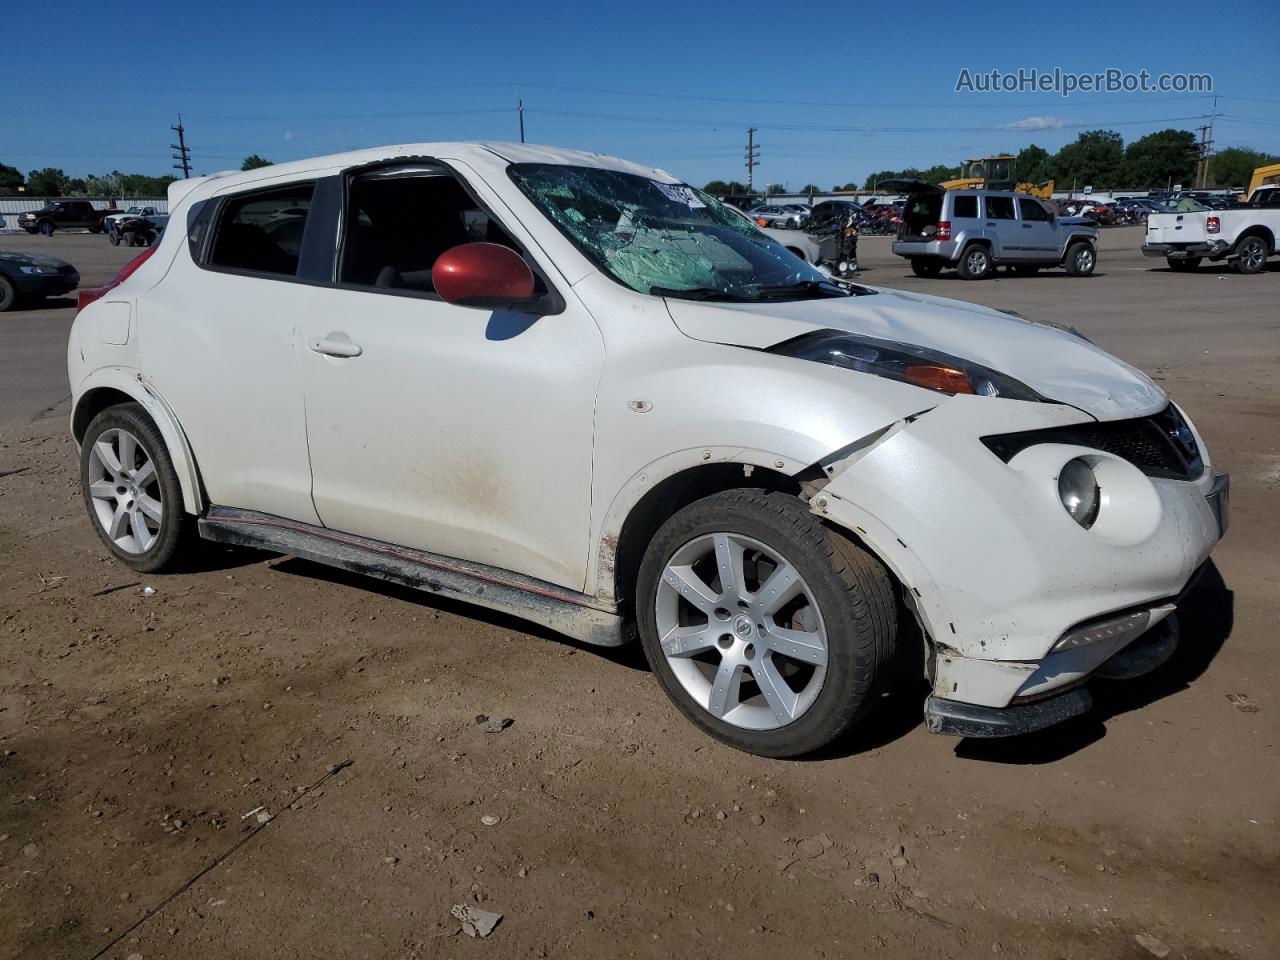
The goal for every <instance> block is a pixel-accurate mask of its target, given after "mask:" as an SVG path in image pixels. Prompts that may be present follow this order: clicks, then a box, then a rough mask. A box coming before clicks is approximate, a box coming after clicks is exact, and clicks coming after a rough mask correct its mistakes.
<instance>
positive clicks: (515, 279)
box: [431, 243, 534, 309]
mask: <svg viewBox="0 0 1280 960" xmlns="http://www.w3.org/2000/svg"><path fill="white" fill-rule="evenodd" d="M431 282H432V284H433V285H434V286H435V288H436V293H438V294H440V298H441V299H442V300H444V301H445V302H446V303H456V304H458V305H459V306H463V307H492V308H497V309H501V308H504V307H513V306H518V305H520V304H521V303H525V304H527V303H528V302H529V301H530V300H533V299H534V280H533V271H532V270H530V269H529V265H528V264H527V263H525V262H524V258H523V257H521V256H520V254H518V253H516V252H515V251H514V250H512V249H511V248H510V247H504V246H502V245H501V244H497V243H464V244H462V245H461V246H457V247H453V248H452V249H450V250H446V251H445V252H444V253H442V254H440V256H439V257H437V258H436V263H435V266H434V267H432V268H431Z"/></svg>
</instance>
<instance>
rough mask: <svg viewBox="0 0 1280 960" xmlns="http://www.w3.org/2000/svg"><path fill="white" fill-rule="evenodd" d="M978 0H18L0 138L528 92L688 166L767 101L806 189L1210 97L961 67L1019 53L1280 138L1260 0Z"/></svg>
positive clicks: (86, 145)
mask: <svg viewBox="0 0 1280 960" xmlns="http://www.w3.org/2000/svg"><path fill="white" fill-rule="evenodd" d="M965 8H966V6H965V5H963V4H955V3H915V4H911V5H910V6H906V5H902V4H885V3H876V4H867V5H862V4H812V5H806V6H804V7H801V6H799V5H795V4H790V5H781V4H776V3H760V2H756V0H739V2H735V3H703V4H678V5H677V4H662V3H648V4H621V3H616V2H615V3H609V2H607V0H606V2H599V0H597V2H593V3H580V2H576V0H574V2H564V3H559V4H543V5H539V4H534V3H529V2H527V0H525V2H518V3H510V2H505V0H502V2H485V3H454V4H439V3H430V2H421V0H420V2H402V0H387V2H381V0H365V2H364V3H363V4H357V3H352V2H350V0H347V2H345V3H337V2H331V0H311V2H301V0H258V2H253V3H249V2H244V0H224V2H222V3H217V4H206V5H202V6H201V7H194V6H193V5H190V4H173V3H165V4H161V3H153V2H149V0H129V2H120V0H97V2H84V0H70V2H65V0H64V2H62V3H59V4H57V5H56V7H55V8H53V9H56V16H54V15H53V14H52V13H51V11H50V9H49V8H47V6H46V5H41V4H36V3H26V4H21V5H19V6H17V7H12V8H10V9H8V10H7V11H6V17H5V19H6V27H7V29H6V30H5V40H4V41H3V45H4V48H5V55H4V57H3V59H2V60H0V90H4V91H5V92H6V95H5V96H4V97H3V98H0V163H7V164H11V165H13V166H17V167H19V168H20V169H21V170H22V171H24V172H26V171H28V170H30V169H32V168H35V167H44V166H58V167H62V168H63V169H64V170H66V171H67V172H68V173H69V174H72V175H84V174H87V173H95V172H108V171H110V170H112V169H120V170H124V171H126V172H140V173H152V174H160V173H165V172H168V170H169V167H170V164H171V160H170V159H169V149H168V145H169V143H170V140H171V138H172V136H173V134H172V133H171V132H170V131H169V129H168V126H169V124H170V123H173V122H175V121H176V118H177V114H178V113H179V112H181V113H182V115H183V118H184V120H185V122H186V125H187V130H188V141H189V143H190V144H191V146H192V151H193V157H194V164H195V169H196V171H197V172H200V173H208V172H213V171H215V170H224V169H228V168H233V167H234V168H238V167H239V163H240V160H241V159H242V158H243V157H244V156H246V155H247V154H250V153H258V154H261V155H263V156H265V157H268V158H270V159H272V160H276V161H281V160H290V159H298V158H301V157H307V156H312V155H316V154H323V153H332V152H336V151H341V150H347V149H353V148H356V147H363V146H372V145H375V144H380V143H400V142H406V141H416V140H446V139H499V140H514V139H517V138H518V130H517V121H516V110H515V106H516V101H517V98H519V97H523V98H524V101H525V107H526V113H525V124H526V132H527V137H528V139H529V141H530V142H538V143H551V144H557V145H563V146H571V147H580V148H585V149H591V150H598V151H601V152H605V153H612V154H618V155H621V156H625V157H628V158H630V159H634V160H637V161H641V162H646V163H652V164H654V165H656V166H661V167H663V168H665V169H667V170H669V171H671V172H672V173H674V174H676V175H678V176H680V177H682V178H684V179H686V180H688V181H690V182H694V183H698V184H701V183H703V182H705V181H707V180H709V179H713V178H717V179H745V169H744V167H743V161H742V155H743V152H744V147H745V141H746V129H747V127H748V126H756V127H759V128H761V129H760V133H759V134H758V135H757V138H758V141H759V142H760V143H761V145H762V153H761V158H760V159H761V163H760V166H759V167H758V168H757V170H756V184H757V186H759V185H760V184H762V183H771V182H779V183H786V184H788V185H789V186H790V187H792V188H793V189H794V188H797V187H799V186H801V185H803V184H805V183H807V182H810V181H812V182H815V183H817V184H819V185H820V186H823V187H830V186H831V185H833V184H834V183H837V182H839V183H843V182H845V181H848V180H857V181H861V180H862V179H863V178H864V177H866V175H867V174H868V173H870V172H872V171H876V170H881V169H886V168H896V167H903V166H907V165H919V166H928V165H930V164H933V163H940V162H947V163H958V162H959V161H961V160H963V159H965V158H966V157H970V156H978V155H981V154H983V153H986V152H988V151H999V150H1016V149H1018V148H1019V147H1021V146H1024V145H1025V144H1027V143H1028V142H1035V143H1038V144H1040V145H1041V146H1044V147H1046V148H1048V149H1050V150H1054V149H1057V148H1058V147H1059V146H1061V145H1062V144H1063V143H1066V142H1068V141H1070V140H1072V139H1074V138H1075V137H1076V135H1077V134H1078V133H1079V132H1080V130H1081V129H1086V128H1095V127H1104V128H1111V129H1115V130H1118V131H1120V132H1121V133H1122V134H1123V135H1124V137H1125V140H1126V141H1128V140H1131V139H1136V138H1137V137H1139V136H1141V135H1142V134H1144V133H1149V132H1151V131H1152V130H1157V129H1162V128H1164V127H1169V126H1174V127H1180V128H1185V129H1193V128H1194V127H1196V126H1198V125H1199V124H1200V123H1202V122H1203V120H1202V119H1200V118H1201V117H1202V116H1203V115H1205V114H1208V113H1209V112H1210V110H1211V109H1212V107H1213V102H1212V99H1210V98H1205V97H1203V96H1189V95H1186V94H1182V95H1179V94H1171V93H1149V94H1135V93H1116V94H1100V93H1076V94H1074V95H1073V96H1071V97H1068V98H1062V97H1060V96H1057V95H1056V94H1051V93H1039V92H1037V93H1006V94H972V93H956V92H955V89H954V88H955V84H956V79H957V77H958V76H959V74H960V71H961V69H963V68H968V69H969V70H971V71H974V72H980V71H989V70H992V69H1000V70H1004V71H1016V70H1017V69H1018V68H1020V67H1025V68H1030V67H1037V68H1040V69H1041V70H1052V69H1053V68H1054V67H1060V68H1062V69H1063V70H1066V71H1073V72H1077V73H1086V72H1093V71H1100V70H1104V69H1106V68H1108V67H1117V68H1120V69H1123V70H1133V71H1137V70H1139V69H1147V70H1149V71H1151V73H1152V74H1153V75H1156V74H1159V73H1161V72H1169V73H1174V72H1204V73H1210V74H1212V75H1213V79H1214V92H1215V93H1217V94H1219V95H1220V97H1221V99H1220V100H1219V102H1218V110H1219V112H1220V114H1222V116H1220V117H1219V119H1218V121H1217V142H1218V145H1219V146H1254V147H1257V148H1259V149H1263V150H1269V151H1271V152H1274V153H1280V85H1278V84H1276V83H1275V82H1274V81H1268V80H1267V79H1266V78H1267V77H1272V78H1274V76H1275V66H1276V39H1275V36H1274V33H1275V31H1274V27H1275V16H1274V14H1275V9H1274V6H1273V5H1272V3H1271V2H1267V3H1264V2H1261V0H1251V2H1245V3H1237V4H1235V5H1233V6H1232V7H1231V8H1230V16H1229V17H1226V16H1224V17H1219V16H1217V15H1214V14H1212V13H1211V12H1210V8H1206V7H1204V5H1203V4H1199V3H1197V4H1192V3H1186V4H1180V3H1176V2H1166V3H1163V4H1161V5H1160V6H1159V7H1158V8H1157V7H1152V6H1151V5H1150V4H1138V3H1124V2H1114V3H1107V4H1101V3H1097V4H1094V3H1088V2H1078V3H1076V4H1073V5H1070V7H1063V6H1062V5H1060V4H1040V5H1020V4H1006V5H1003V6H1001V5H995V6H991V5H982V6H981V7H980V8H972V7H968V8H967V9H971V10H972V9H982V10H988V11H996V12H994V13H989V14H987V15H985V16H984V15H981V14H976V15H975V14H956V13H955V11H956V10H957V9H965ZM1224 9H1226V8H1224ZM835 11H840V14H839V16H838V17H835V18H834V19H833V14H834V13H835ZM999 11H1003V12H999ZM1219 21H1220V22H1221V25H1220V26H1217V25H1214V24H1215V23H1216V22H1219ZM1251 23H1256V24H1259V25H1261V26H1262V28H1261V29H1257V30H1252V29H1250V28H1249V25H1250V24H1251ZM41 38H43V39H41ZM27 52H31V53H33V54H36V55H35V56H26V55H25V54H26V53H27Z"/></svg>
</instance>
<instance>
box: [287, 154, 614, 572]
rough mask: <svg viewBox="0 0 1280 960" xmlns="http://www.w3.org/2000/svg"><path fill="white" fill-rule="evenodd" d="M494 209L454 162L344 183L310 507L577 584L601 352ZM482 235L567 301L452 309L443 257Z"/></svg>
mask: <svg viewBox="0 0 1280 960" xmlns="http://www.w3.org/2000/svg"><path fill="white" fill-rule="evenodd" d="M494 209H502V207H501V206H500V202H499V201H497V198H496V195H494V194H493V193H492V191H491V190H490V189H489V188H488V187H487V185H485V184H484V183H483V182H481V181H480V180H478V179H474V178H473V179H471V180H469V181H468V180H464V179H463V178H462V177H460V176H457V175H455V173H454V171H453V170H452V169H451V168H449V167H447V166H445V165H442V164H437V163H419V164H416V165H414V166H399V167H397V166H383V167H378V168H373V169H366V170H357V171H352V172H350V174H349V176H348V177H347V178H346V180H345V204H344V212H343V219H342V228H341V236H340V241H339V252H338V262H337V264H336V269H335V272H334V283H333V284H332V286H331V287H330V288H328V289H324V290H322V291H320V300H319V301H318V302H317V304H316V309H315V311H314V312H313V313H312V314H311V315H310V316H308V317H307V318H306V319H305V322H304V329H303V343H304V349H303V352H302V366H303V370H304V379H305V393H306V418H307V436H308V441H309V444H310V451H311V469H312V475H313V488H312V493H313V498H314V502H315V505H316V510H317V511H318V512H319V515H320V518H321V520H322V521H323V523H324V524H325V526H327V527H330V528H333V529H335V530H340V531H344V532H346V533H353V534H358V535H361V536H365V537H370V538H373V539H376V540H380V541H385V542H389V543H393V544H397V545H401V546H408V547H413V548H416V549H420V550H426V551H429V552H432V553H435V554H440V555H444V556H448V557H455V558H458V559H462V560H468V561H475V562H479V563H485V564H489V565H492V566H495V567H500V568H503V569H507V570H513V571H516V572H518V573H521V574H525V575H527V576H531V577H536V578H539V579H542V580H546V581H549V582H551V583H555V584H558V585H561V586H565V587H569V588H571V589H577V590H581V589H583V586H584V583H585V578H586V558H587V549H588V540H589V537H588V532H589V531H588V527H589V518H590V494H591V456H592V441H593V423H594V407H595V395H596V388H597V385H598V383H599V381H600V375H601V370H602V368H603V363H604V347H603V342H602V340H601V336H600V333H599V330H598V328H597V326H596V324H595V322H594V320H593V319H592V318H591V316H590V315H589V314H588V313H587V312H586V310H585V308H583V307H582V306H581V305H580V304H579V303H578V302H577V300H576V298H575V297H574V296H573V295H572V293H569V294H568V295H567V296H562V295H561V294H560V293H559V292H557V290H556V289H555V288H554V286H553V285H552V284H553V270H552V269H551V268H550V266H549V265H547V264H542V265H539V263H538V261H537V260H536V259H534V257H533V256H532V255H531V254H530V253H529V251H530V250H531V249H533V248H535V247H536V244H534V243H533V241H532V238H531V236H530V235H529V234H528V232H527V231H526V230H525V229H524V228H523V227H522V225H520V224H519V223H517V222H515V221H513V220H510V221H508V222H507V223H505V224H504V223H502V222H500V221H499V219H498V218H497V217H496V216H495V215H493V214H492V213H490V211H491V210H494ZM474 241H488V242H497V243H501V244H504V245H507V246H512V247H514V248H516V249H517V250H518V251H519V252H521V253H522V254H523V255H524V257H525V259H526V262H529V263H531V265H533V266H534V267H535V272H536V273H539V274H540V277H541V279H540V281H539V282H540V283H541V284H542V285H543V290H544V292H545V294H546V301H547V302H548V303H553V302H555V303H558V309H557V310H556V311H555V312H553V313H550V314H547V315H535V314H530V313H515V312H511V311H504V310H494V309H488V308H486V309H480V308H474V307H462V306H456V305H453V304H449V303H446V302H445V301H443V300H442V299H441V298H440V297H439V296H438V295H437V294H436V293H435V289H434V285H433V282H432V276H431V270H432V267H433V265H434V263H435V261H436V258H437V257H438V256H439V255H440V254H441V253H443V252H444V251H445V250H448V249H451V248H452V247H455V246H458V245H460V244H463V243H467V242H474ZM564 289H565V290H566V291H567V290H568V287H567V285H564Z"/></svg>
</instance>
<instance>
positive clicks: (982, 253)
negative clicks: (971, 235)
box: [957, 244, 991, 280]
mask: <svg viewBox="0 0 1280 960" xmlns="http://www.w3.org/2000/svg"><path fill="white" fill-rule="evenodd" d="M957 269H959V271H960V276H961V277H962V278H964V279H965V280H984V279H986V277H987V275H988V274H989V273H990V272H991V251H990V250H988V249H987V248H986V247H984V246H982V245H980V244H974V245H973V246H971V247H966V248H965V251H964V253H962V254H961V255H960V264H959V267H958V268H957Z"/></svg>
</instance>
